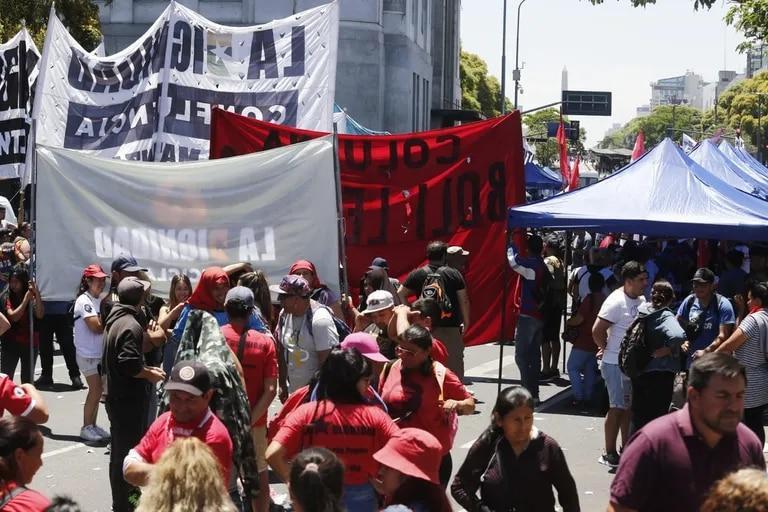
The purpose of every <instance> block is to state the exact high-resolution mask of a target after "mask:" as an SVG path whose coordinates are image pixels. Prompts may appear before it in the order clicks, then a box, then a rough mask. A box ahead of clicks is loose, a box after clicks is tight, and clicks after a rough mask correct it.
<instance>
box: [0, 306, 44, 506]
mask: <svg viewBox="0 0 768 512" xmlns="http://www.w3.org/2000/svg"><path fill="white" fill-rule="evenodd" d="M11 309H16V308H15V307H14V306H13V305H12V304H11V300H10V299H5V312H6V313H7V312H8V310H11ZM8 321H9V322H10V323H11V327H10V328H9V329H8V330H7V331H6V332H5V333H4V334H3V339H4V340H9V341H12V342H13V343H18V344H20V345H26V346H29V305H27V307H26V308H24V312H23V313H22V315H21V318H20V319H18V320H16V321H15V322H14V321H12V320H11V319H10V318H9V319H8ZM36 321H37V319H35V320H34V321H33V324H34V322H36ZM33 336H34V337H33V343H34V344H35V346H36V347H37V346H39V345H40V333H38V332H37V329H36V328H35V331H34V334H33ZM24 494H26V493H24Z"/></svg>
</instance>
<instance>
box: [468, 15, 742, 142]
mask: <svg viewBox="0 0 768 512" xmlns="http://www.w3.org/2000/svg"><path fill="white" fill-rule="evenodd" d="M461 3H462V10H461V21H460V23H461V44H462V48H463V49H464V50H466V51H469V52H471V53H475V54H478V55H480V56H481V57H482V58H483V59H484V60H485V61H486V62H487V63H488V70H489V72H490V74H492V75H494V76H497V77H500V75H501V46H502V43H501V36H502V17H503V3H504V2H503V0H463V1H462V2H461ZM517 6H518V0H508V2H507V52H506V53H507V66H506V67H507V73H506V75H507V87H506V95H507V97H508V98H510V99H513V97H514V82H513V81H512V70H513V69H514V67H515V29H516V22H517ZM726 10H727V6H725V5H724V2H723V0H721V2H718V3H717V4H716V5H715V6H713V7H712V9H710V10H703V11H702V10H699V11H694V9H693V0H657V3H656V5H650V6H648V7H645V8H643V7H637V8H635V7H632V6H631V5H630V2H629V0H605V3H604V4H602V5H597V6H593V5H592V4H591V3H590V2H589V1H587V0H526V1H525V3H524V4H523V6H522V9H521V16H520V67H521V75H522V78H521V87H522V89H523V94H522V95H521V96H520V97H519V100H518V101H519V105H520V106H521V107H522V109H523V110H526V109H532V108H536V107H538V106H541V105H545V104H547V103H552V102H555V101H559V100H560V90H561V89H560V83H561V76H562V70H563V67H566V68H567V69H568V88H569V89H572V90H595V91H611V92H612V93H613V109H612V113H613V115H612V116H611V117H592V116H580V117H574V119H578V120H579V121H581V127H582V128H584V129H586V131H587V147H591V146H594V145H595V144H597V143H598V142H599V141H600V140H601V139H602V138H603V135H604V134H605V132H606V131H607V130H608V129H609V128H611V126H612V125H613V124H614V123H621V124H624V123H626V122H627V121H629V120H630V119H632V118H633V117H635V110H636V108H637V107H638V106H641V105H646V104H648V103H649V101H650V97H651V87H650V83H651V82H653V81H655V80H658V79H660V78H665V77H671V76H679V75H683V74H685V72H686V71H688V70H690V71H693V72H695V73H698V74H699V75H701V76H702V78H703V79H704V80H705V81H714V80H715V79H716V77H717V72H718V70H721V69H730V70H734V71H737V72H739V73H741V72H743V71H744V68H745V64H746V55H744V54H739V53H738V52H737V51H736V46H737V45H738V44H739V43H740V42H741V41H742V38H741V37H740V36H739V34H738V33H737V32H736V31H735V30H734V29H733V28H732V27H728V26H726V24H725V22H724V21H723V15H724V14H725V12H726ZM724 63H725V67H723V66H724Z"/></svg>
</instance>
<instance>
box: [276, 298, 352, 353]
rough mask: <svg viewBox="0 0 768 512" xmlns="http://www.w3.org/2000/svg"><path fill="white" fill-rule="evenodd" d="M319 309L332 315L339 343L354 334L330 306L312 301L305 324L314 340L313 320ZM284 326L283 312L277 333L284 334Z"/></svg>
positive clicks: (278, 321)
mask: <svg viewBox="0 0 768 512" xmlns="http://www.w3.org/2000/svg"><path fill="white" fill-rule="evenodd" d="M318 309H325V310H326V311H327V312H328V314H329V315H331V319H332V320H333V325H334V327H336V332H337V333H338V335H339V343H341V342H342V341H344V339H345V338H346V337H347V336H349V335H350V334H352V329H350V328H349V326H348V325H347V323H346V322H345V321H344V320H342V319H341V318H339V317H337V316H336V315H335V314H334V313H333V310H332V309H331V308H329V307H328V306H325V305H323V304H320V303H319V302H316V301H310V303H309V307H308V308H307V313H306V320H305V324H306V326H307V331H309V335H310V336H312V337H313V338H314V337H315V335H314V334H313V333H312V318H313V316H314V315H315V311H317V310H318ZM283 324H285V315H283V312H282V311H281V312H280V318H279V319H278V320H277V329H276V332H277V333H278V334H279V333H281V332H282V330H283Z"/></svg>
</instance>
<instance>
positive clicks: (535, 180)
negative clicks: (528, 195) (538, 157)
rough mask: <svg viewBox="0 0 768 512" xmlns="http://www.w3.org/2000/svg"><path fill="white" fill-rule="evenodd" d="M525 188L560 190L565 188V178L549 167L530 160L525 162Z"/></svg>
mask: <svg viewBox="0 0 768 512" xmlns="http://www.w3.org/2000/svg"><path fill="white" fill-rule="evenodd" d="M525 188H535V189H554V190H558V189H561V188H563V179H562V178H561V177H560V176H559V175H557V174H555V172H554V171H552V170H550V169H548V168H542V167H539V166H538V165H536V164H535V163H533V162H528V163H526V164H525Z"/></svg>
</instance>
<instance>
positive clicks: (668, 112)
mask: <svg viewBox="0 0 768 512" xmlns="http://www.w3.org/2000/svg"><path fill="white" fill-rule="evenodd" d="M702 127H703V128H704V130H706V129H707V128H711V126H706V125H704V124H703V123H702V113H701V112H700V111H698V110H696V109H694V108H691V107H687V106H685V105H677V106H672V105H662V106H659V107H656V108H655V109H653V112H651V114H650V115H648V116H645V117H636V118H634V119H632V120H631V121H629V122H628V123H627V124H625V125H624V126H623V127H622V128H621V129H620V130H619V131H617V132H615V133H614V134H612V135H609V136H608V137H606V138H604V139H603V140H602V141H601V142H600V144H599V146H600V147H602V148H628V149H631V148H632V147H633V146H634V144H635V138H636V137H637V134H638V132H639V131H640V130H642V131H643V133H644V134H645V147H653V146H655V145H656V144H658V143H659V142H661V141H662V140H663V139H664V138H665V137H666V136H667V130H668V129H669V128H671V129H673V130H674V131H673V139H674V140H676V141H679V140H680V137H682V133H683V132H687V133H688V134H689V135H695V134H696V133H699V132H701V131H702Z"/></svg>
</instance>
